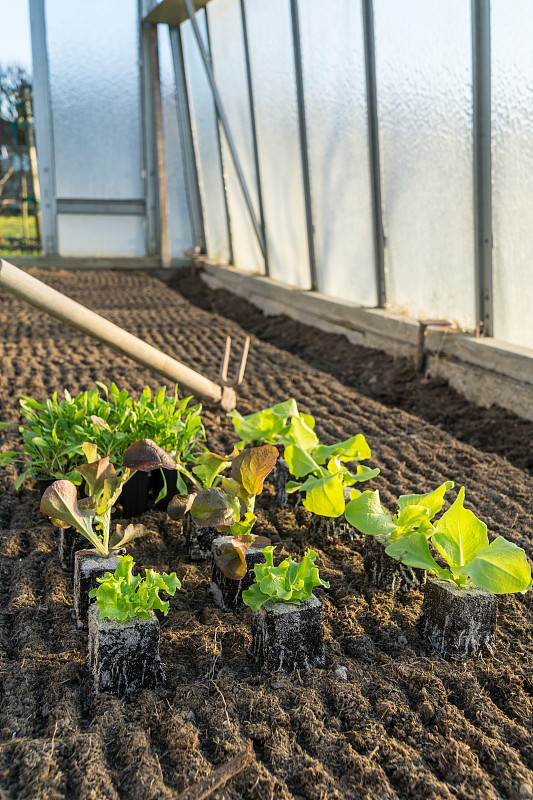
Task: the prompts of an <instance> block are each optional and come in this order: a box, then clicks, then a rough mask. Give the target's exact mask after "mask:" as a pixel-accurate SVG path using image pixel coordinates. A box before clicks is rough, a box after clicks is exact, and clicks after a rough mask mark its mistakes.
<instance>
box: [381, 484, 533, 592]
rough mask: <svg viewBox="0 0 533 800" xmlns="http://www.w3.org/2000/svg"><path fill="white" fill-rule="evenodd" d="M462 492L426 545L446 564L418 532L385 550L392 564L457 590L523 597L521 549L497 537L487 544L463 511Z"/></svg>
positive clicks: (527, 572)
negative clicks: (422, 572)
mask: <svg viewBox="0 0 533 800" xmlns="http://www.w3.org/2000/svg"><path fill="white" fill-rule="evenodd" d="M464 497H465V490H464V487H463V488H461V490H460V492H459V494H458V496H457V499H456V501H455V502H454V503H453V505H452V506H451V507H450V508H449V509H448V511H446V512H445V513H444V514H443V515H442V517H441V518H440V519H439V520H438V522H437V523H436V525H435V528H434V531H433V533H432V535H431V538H430V541H431V545H432V546H433V547H434V548H435V550H436V551H437V552H438V553H439V555H440V556H441V557H442V558H443V559H444V561H445V562H446V563H447V564H448V566H449V569H443V568H442V567H440V566H439V565H438V564H437V562H436V561H435V559H434V558H433V555H432V553H431V551H430V548H429V543H428V538H427V536H426V534H425V533H424V532H421V531H418V532H416V533H414V534H412V535H411V536H408V537H402V538H398V539H397V540H396V541H394V542H391V544H390V545H389V546H388V547H387V548H386V550H385V552H386V553H387V555H389V556H392V558H395V559H397V560H398V561H401V562H402V563H403V564H407V565H408V566H410V567H420V568H421V569H427V570H429V571H430V572H431V573H433V574H434V575H436V576H437V578H439V579H440V580H447V581H453V583H455V584H456V585H457V586H459V587H461V588H465V589H466V588H469V587H471V586H479V587H481V588H482V589H486V590H487V591H489V592H492V593H493V594H512V593H514V592H523V591H525V590H526V589H529V588H530V587H531V568H530V566H529V564H528V562H527V558H526V554H525V552H524V550H522V548H521V547H518V546H517V545H515V544H513V543H512V542H509V541H507V539H504V538H503V536H498V537H497V538H496V539H494V541H492V542H489V538H488V536H487V526H486V525H485V523H484V522H482V521H481V520H479V519H478V518H477V517H476V516H475V514H474V513H473V512H472V511H469V510H468V509H466V508H464V506H463V503H464Z"/></svg>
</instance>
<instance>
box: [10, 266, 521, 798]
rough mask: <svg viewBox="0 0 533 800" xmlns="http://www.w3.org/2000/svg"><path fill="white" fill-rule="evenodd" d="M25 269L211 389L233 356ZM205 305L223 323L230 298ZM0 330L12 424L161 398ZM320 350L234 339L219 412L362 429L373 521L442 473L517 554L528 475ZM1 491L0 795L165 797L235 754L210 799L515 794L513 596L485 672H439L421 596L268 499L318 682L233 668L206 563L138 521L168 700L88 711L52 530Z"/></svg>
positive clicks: (236, 628)
mask: <svg viewBox="0 0 533 800" xmlns="http://www.w3.org/2000/svg"><path fill="white" fill-rule="evenodd" d="M32 273H33V274H34V275H36V276H37V277H39V278H41V279H44V280H45V281H46V282H48V283H51V284H52V285H54V287H55V288H57V289H59V290H60V291H63V292H65V293H67V294H68V295H70V296H71V297H74V298H75V299H77V300H79V301H80V302H82V303H84V304H85V305H88V306H89V307H91V308H94V309H95V310H96V311H98V312H100V313H102V314H103V315H104V316H106V317H108V318H109V319H111V320H113V321H114V322H116V323H118V324H119V325H122V326H124V327H125V328H127V329H128V330H130V331H132V332H133V333H135V334H136V335H138V336H140V337H142V338H144V339H146V340H147V341H148V342H150V343H152V344H154V345H156V346H158V347H160V348H161V349H163V350H164V351H165V352H167V353H169V354H170V355H173V356H175V357H177V358H178V359H180V360H183V361H184V362H185V363H186V364H187V365H189V366H191V367H193V368H195V369H198V370H199V371H201V372H203V373H205V374H207V375H209V376H210V377H212V378H214V379H216V376H217V373H218V365H219V359H220V355H221V352H222V349H223V344H224V339H225V336H226V335H227V334H230V335H231V336H232V337H233V339H234V343H235V344H236V345H237V346H239V344H240V343H242V340H243V337H244V331H243V327H241V325H240V324H239V323H238V322H237V321H234V320H230V319H228V318H225V317H223V316H221V315H220V314H216V313H212V312H209V311H206V310H204V309H202V308H199V307H198V305H193V304H191V303H190V302H189V301H187V300H186V299H184V297H183V296H182V295H180V294H179V293H178V292H175V291H172V290H169V289H168V287H166V286H165V285H164V284H162V283H160V282H159V281H157V280H156V279H154V278H152V277H149V276H147V275H145V274H143V273H133V272H127V273H118V272H91V273H88V272H75V273H67V272H59V271H58V272H38V271H36V270H34V271H32ZM205 291H206V292H207V290H205ZM224 302H225V305H226V307H227V311H228V314H229V315H230V316H231V305H232V303H233V301H232V299H231V297H226V298H225V300H224ZM236 302H240V301H236ZM220 310H223V309H220ZM277 324H278V325H279V331H280V332H281V331H282V330H283V326H284V325H287V326H288V328H287V329H288V331H289V334H288V343H289V342H290V332H291V330H292V329H291V327H290V326H291V325H292V323H287V322H286V321H284V320H282V319H279V320H278V321H277ZM243 325H244V327H246V324H245V323H243ZM0 332H1V336H0V359H1V373H0V374H1V380H2V386H1V391H0V419H3V420H13V421H16V420H17V403H18V398H19V396H20V395H22V394H30V395H33V396H35V397H37V398H43V397H45V396H48V395H49V394H51V393H52V392H54V391H58V392H61V391H62V390H63V388H64V387H67V388H68V389H69V391H70V392H71V393H72V392H78V391H81V390H82V389H85V388H88V387H90V386H91V385H92V384H93V383H94V381H95V380H100V381H104V382H106V383H109V382H110V381H111V380H115V381H116V382H117V384H118V385H119V386H120V387H125V388H126V389H128V390H129V391H130V392H132V393H134V394H136V395H138V394H139V393H140V391H141V390H142V388H143V386H144V385H145V384H147V383H148V384H150V385H151V386H152V387H154V388H155V387H157V386H159V385H160V381H159V380H158V379H157V377H156V376H154V375H151V374H150V373H149V372H148V371H145V370H142V369H139V368H137V367H136V365H135V364H134V363H133V362H131V361H129V360H127V359H126V358H123V357H121V356H118V355H116V354H114V353H113V352H112V351H111V350H109V349H107V348H106V347H104V346H101V345H98V344H97V343H95V342H93V341H91V340H89V339H88V338H86V337H85V336H83V335H81V334H78V333H76V332H73V331H70V330H69V329H68V328H66V327H64V326H63V325H61V324H60V323H59V322H56V321H55V320H53V319H51V318H48V317H44V316H43V315H41V314H40V313H39V312H37V311H36V310H34V309H32V308H31V307H29V306H26V305H25V304H24V303H23V302H22V301H18V300H15V299H14V298H11V297H9V296H7V295H5V294H1V295H0ZM280 335H281V333H280ZM262 338H263V339H264V338H265V337H262ZM324 347H327V342H326V345H324V343H323V342H322V335H317V336H316V340H315V347H314V351H315V352H316V358H315V359H313V357H312V356H313V353H312V352H311V349H310V348H307V350H306V353H305V354H302V355H303V356H305V357H299V356H297V355H295V354H292V353H289V352H288V351H287V349H282V348H280V347H279V346H275V345H274V344H271V343H269V342H267V341H262V340H261V339H260V338H258V337H257V336H252V348H251V354H250V359H249V366H248V371H247V379H246V381H245V383H244V385H243V386H242V388H241V391H240V398H241V400H240V405H239V408H240V409H241V410H242V411H243V413H249V412H251V411H253V410H257V409H259V408H261V407H265V406H267V405H271V404H273V403H275V402H279V401H281V400H283V399H285V398H287V397H289V396H293V397H295V398H296V400H297V401H298V404H299V405H300V406H301V408H302V409H304V410H305V411H308V412H310V413H312V414H313V415H314V416H315V417H316V420H317V430H318V432H319V434H320V436H321V438H322V439H323V440H324V441H325V442H329V441H333V440H335V439H341V438H347V437H348V436H350V435H352V434H353V433H355V432H358V431H361V432H363V433H364V434H365V435H366V437H367V439H368V441H369V443H370V445H371V447H372V454H373V458H372V465H377V466H379V467H380V468H381V474H380V475H379V477H378V478H377V479H375V480H374V481H373V483H372V486H373V487H375V488H379V490H380V493H381V495H382V498H383V501H384V503H385V504H386V505H387V504H388V505H389V506H390V507H391V508H392V506H393V499H394V498H395V497H396V496H397V495H398V494H401V493H406V492H421V491H427V490H429V489H431V488H432V487H435V486H436V485H437V484H439V483H441V482H442V481H443V480H445V479H453V480H454V481H455V482H456V489H457V488H458V487H459V486H461V485H465V486H466V490H467V501H468V504H469V505H470V506H471V507H472V508H473V509H474V510H475V512H476V513H477V514H478V516H480V517H481V518H482V519H484V520H485V521H486V522H487V524H488V526H489V531H490V534H491V535H492V536H496V535H498V534H502V535H505V536H506V537H508V538H509V539H511V540H512V541H514V542H516V543H517V544H519V545H520V546H522V547H524V548H525V550H526V552H527V553H528V556H530V557H531V556H532V555H533V546H532V538H531V537H532V533H533V477H532V476H531V475H529V474H528V472H527V471H526V467H527V463H530V462H526V461H524V463H523V468H522V469H521V468H519V467H517V466H514V465H513V464H511V463H510V462H509V460H505V459H504V458H502V457H501V456H500V455H497V454H494V453H490V452H484V451H483V450H481V449H477V448H475V447H473V446H471V445H469V444H465V443H462V442H459V441H458V440H457V438H455V437H454V436H453V435H451V434H450V433H448V432H446V431H444V430H442V429H441V428H438V427H436V426H435V425H433V424H431V423H430V422H428V421H427V420H424V419H422V418H421V417H418V416H415V415H413V414H410V413H407V412H406V411H404V410H401V409H398V408H393V407H387V406H386V405H384V404H383V403H381V402H378V401H377V400H375V399H372V398H371V397H369V396H365V394H363V393H362V392H360V391H358V390H357V389H356V388H354V387H353V386H348V385H346V384H343V383H341V382H340V381H339V380H338V378H337V377H335V376H334V375H332V374H331V371H328V370H327V369H324V366H326V364H327V361H328V350H327V349H326V350H324V349H323V348H324ZM329 355H330V360H332V359H333V356H334V355H335V353H334V352H331V351H330V354H329ZM365 357H366V358H369V359H372V358H373V355H372V353H371V352H367V351H362V352H361V353H360V354H358V360H359V362H360V363H361V365H362V367H361V368H362V369H363V370H365V372H366V374H369V370H370V368H369V367H368V366H367V365H365V363H364V360H365ZM314 363H315V364H317V365H318V366H319V367H320V368H317V366H315V365H314ZM417 391H421V389H420V390H417ZM432 391H434V390H433V389H432ZM434 396H436V394H434ZM470 411H471V413H473V414H474V413H476V411H475V409H474V408H473V407H470ZM205 420H206V427H207V431H208V437H209V442H210V445H211V447H212V448H213V449H216V448H219V449H222V450H225V449H227V448H228V447H229V446H230V444H231V442H232V440H233V429H232V426H231V424H230V421H229V420H228V419H226V417H225V415H224V414H223V413H222V412H219V411H216V410H207V411H206V413H205ZM501 420H503V421H501ZM511 422H512V420H511ZM505 424H506V417H505V415H503V416H502V417H501V418H500V419H499V420H498V422H497V423H496V421H495V422H494V429H493V430H492V431H491V430H490V426H488V423H487V426H488V427H487V436H486V437H485V438H486V442H485V444H486V443H487V442H488V440H489V439H490V435H492V437H493V438H504V437H505V435H506V428H505ZM525 430H527V431H529V434H530V430H531V429H529V428H527V429H525ZM0 443H1V446H2V450H5V449H8V448H11V447H12V446H13V445H14V444H15V443H16V432H15V433H13V431H11V430H9V429H8V430H4V431H2V432H0ZM481 446H483V445H481ZM487 449H489V448H488V447H487ZM516 450H517V452H518V447H517V448H516ZM529 457H530V452H529V451H527V444H526V443H525V442H524V458H526V459H527V458H529ZM14 477H15V470H14V468H11V467H10V468H7V469H5V470H3V471H2V473H1V475H0V570H1V572H0V574H1V578H2V580H1V581H0V594H1V600H0V616H1V627H0V679H1V689H0V697H1V705H0V797H1V798H2V800H11V799H12V798H13V800H15V798H16V800H19V799H21V800H22V799H23V798H32V800H33V799H34V798H39V800H40V799H41V798H42V799H43V800H44V799H45V798H46V800H56V798H57V799H58V798H69V800H70V798H80V799H83V800H89V799H90V800H102V799H105V800H107V798H109V799H110V800H117V798H120V799H121V800H147V799H150V798H158V799H159V798H174V797H176V796H177V795H178V794H179V793H180V792H184V791H185V790H187V789H188V788H189V787H192V786H193V785H194V784H195V783H197V782H198V781H199V780H201V779H202V778H203V777H205V776H206V775H208V774H209V773H210V772H212V771H213V770H214V769H216V768H217V767H218V766H219V765H220V764H223V763H224V762H226V761H227V760H228V759H230V758H231V757H233V756H234V755H236V754H237V753H239V752H240V751H242V750H243V749H244V748H245V746H246V744H247V742H248V741H251V742H252V744H253V751H254V759H253V761H252V763H251V764H250V765H249V766H248V767H246V769H244V770H243V771H242V772H241V773H240V774H239V775H237V776H236V777H235V778H233V779H232V780H231V781H230V782H229V783H228V784H227V785H226V786H225V787H224V788H222V789H219V790H218V791H217V792H215V793H214V794H212V795H211V797H213V798H219V800H222V798H223V799H224V800H240V799H241V798H242V799H243V800H244V799H245V800H269V799H270V798H272V800H273V799H274V798H276V800H277V799H278V798H279V799H280V800H289V798H294V800H303V799H305V800H345V799H348V800H366V799H367V798H368V799H369V800H370V798H371V799H372V800H378V799H379V800H393V798H413V800H414V799H416V800H418V799H420V800H425V799H426V798H432V800H441V798H446V799H448V798H449V799H450V800H451V798H461V799H462V800H472V799H473V798H479V800H493V798H509V799H510V800H521V798H528V797H532V796H533V742H532V739H531V733H530V729H531V724H532V723H533V624H532V623H533V604H532V595H531V593H528V594H526V595H517V596H515V595H513V596H508V597H502V598H500V600H499V620H498V630H497V636H496V649H495V655H494V656H492V657H490V658H485V659H481V660H477V661H470V662H467V663H466V664H465V665H460V664H455V663H448V662H446V661H444V660H443V659H442V658H440V657H439V656H438V655H437V654H436V653H435V652H434V651H433V650H432V649H431V648H430V647H429V646H428V645H427V644H425V643H424V642H423V641H422V640H421V639H420V638H419V635H418V633H417V631H416V629H415V628H414V625H413V623H414V621H415V619H416V617H417V615H418V613H419V611H420V608H421V604H422V594H421V592H412V593H409V594H405V595H403V596H400V597H393V596H390V595H388V594H386V593H384V592H381V591H378V590H376V589H374V588H373V587H371V586H370V585H369V584H368V583H367V582H366V581H365V576H364V572H363V562H362V542H361V540H360V539H356V540H355V542H348V541H340V542H328V541H320V540H318V541H311V540H310V537H309V535H308V533H307V525H308V523H309V514H308V512H307V511H306V510H305V509H303V508H297V509H295V510H294V509H290V510H287V509H283V508H279V507H276V505H275V504H274V502H273V497H272V490H271V488H270V487H267V489H266V491H265V494H264V496H262V498H261V502H260V514H259V523H258V526H257V532H258V533H264V534H266V535H269V536H270V537H271V538H272V540H273V541H274V543H276V544H277V545H278V549H277V553H278V555H279V556H285V555H287V554H289V553H291V554H292V555H300V554H301V553H302V552H303V550H304V549H305V547H306V545H312V546H313V547H314V549H316V550H317V552H318V562H319V565H320V570H321V575H323V577H324V578H326V579H327V580H329V581H330V584H331V588H330V589H329V590H320V591H317V592H316V594H317V595H318V596H319V597H320V598H321V600H322V601H323V604H324V612H325V632H326V657H327V665H326V668H325V669H316V670H311V671H310V672H307V673H301V674H299V673H295V674H294V675H291V676H286V675H280V674H274V675H262V674H258V673H257V672H256V670H255V668H254V666H253V664H252V663H251V661H250V657H249V654H248V652H247V650H248V647H249V645H250V632H249V611H248V610H246V611H243V612H239V613H237V614H231V613H223V612H221V611H218V610H217V609H215V607H214V606H213V604H212V603H211V601H210V599H209V596H208V594H207V588H208V582H209V568H208V566H207V565H196V564H191V563H189V562H188V560H187V556H186V553H185V550H184V547H183V544H182V533H181V527H180V525H179V524H178V523H175V522H172V521H170V520H169V519H168V518H167V517H166V516H165V514H164V513H163V512H161V511H159V510H157V509H154V508H152V509H150V510H149V511H148V512H147V513H146V514H145V515H143V517H142V522H143V523H144V524H145V525H146V526H147V527H148V529H149V535H148V536H147V537H146V538H145V539H141V540H137V541H136V542H134V543H133V545H132V546H131V553H132V555H133V556H134V558H135V560H136V561H137V562H138V563H139V564H141V565H143V566H145V567H155V568H156V569H158V570H176V572H177V574H178V577H179V578H180V580H181V581H182V584H183V589H182V591H181V592H179V593H178V594H177V595H176V597H175V598H173V599H172V600H171V609H170V613H169V615H168V617H167V618H166V619H165V620H164V622H163V624H162V636H161V657H162V661H163V663H164V665H165V668H166V672H167V685H166V686H164V687H161V688H160V689H158V690H157V691H145V692H143V693H141V694H140V695H138V696H136V697H133V698H130V699H125V700H118V699H116V698H113V697H109V696H105V695H102V696H95V695H94V694H93V693H92V690H91V679H90V676H89V673H88V671H87V666H86V661H87V636H86V634H85V633H84V632H82V631H78V630H76V628H75V627H74V624H73V621H72V615H71V611H72V596H71V576H69V575H68V574H66V573H65V572H63V571H62V570H61V568H60V566H59V562H58V557H57V531H56V529H54V528H53V527H52V526H51V525H49V524H47V523H46V521H45V520H44V518H43V517H42V515H41V514H40V512H39V501H38V496H37V492H36V490H35V488H34V486H33V485H32V483H31V482H28V484H27V485H25V486H24V488H23V489H22V490H21V492H19V493H17V492H15V490H14V488H13V480H14ZM450 494H451V495H452V497H455V490H454V492H452V493H450ZM338 667H344V668H345V670H346V672H345V673H344V671H343V670H338ZM345 675H347V679H344V676H345Z"/></svg>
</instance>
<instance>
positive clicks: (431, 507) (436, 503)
mask: <svg viewBox="0 0 533 800" xmlns="http://www.w3.org/2000/svg"><path fill="white" fill-rule="evenodd" d="M453 486H454V483H453V481H446V482H445V483H442V484H441V485H440V486H439V487H438V489H435V490H434V491H433V492H427V493H426V494H403V495H401V496H400V497H399V498H398V506H399V508H400V509H401V510H403V509H404V508H407V506H424V507H425V508H427V510H428V511H429V519H433V517H434V516H435V514H438V512H439V511H440V510H441V508H442V506H443V505H444V495H445V494H446V492H447V491H449V490H450V489H453Z"/></svg>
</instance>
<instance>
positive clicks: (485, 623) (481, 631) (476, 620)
mask: <svg viewBox="0 0 533 800" xmlns="http://www.w3.org/2000/svg"><path fill="white" fill-rule="evenodd" d="M497 609H498V598H497V597H496V595H494V594H492V593H491V592H487V591H486V590H485V589H480V588H479V587H478V586H473V587H471V588H468V589H463V588H461V587H459V586H456V585H455V584H454V583H449V582H447V581H434V580H431V581H428V582H427V584H426V586H425V589H424V603H423V605H422V611H421V612H420V616H419V617H418V619H417V621H416V624H417V627H418V629H419V631H420V633H421V634H422V636H423V637H424V639H427V640H428V642H430V644H432V645H433V647H434V648H435V650H436V651H437V652H438V653H440V654H441V656H444V657H445V658H453V659H457V660H458V661H464V660H465V659H467V658H471V657H475V656H480V655H490V654H492V653H493V651H494V632H495V629H496V613H497Z"/></svg>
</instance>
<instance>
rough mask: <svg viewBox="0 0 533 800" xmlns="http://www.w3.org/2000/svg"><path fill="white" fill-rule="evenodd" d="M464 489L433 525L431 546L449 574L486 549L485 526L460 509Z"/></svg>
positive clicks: (487, 541) (466, 510) (487, 540)
mask: <svg viewBox="0 0 533 800" xmlns="http://www.w3.org/2000/svg"><path fill="white" fill-rule="evenodd" d="M464 497H465V490H464V487H461V489H460V491H459V494H458V496H457V499H456V501H455V502H454V504H453V505H452V506H451V507H450V508H449V509H448V511H446V512H445V513H444V514H443V515H442V517H441V518H440V519H439V520H438V522H437V523H436V525H435V533H434V534H433V538H432V543H433V545H434V546H435V547H436V549H437V550H438V552H439V553H440V554H441V556H442V557H443V558H445V559H446V561H447V562H448V564H449V565H450V566H451V567H452V570H453V569H454V568H456V567H462V566H463V565H464V564H468V563H469V562H470V561H472V559H473V558H475V556H476V555H478V553H481V552H482V551H483V550H485V549H486V548H487V547H488V544H489V539H488V536H487V526H486V525H485V523H484V522H481V520H479V519H478V518H477V517H476V516H475V514H473V512H472V511H469V510H468V509H466V508H464V506H463V502H464Z"/></svg>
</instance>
